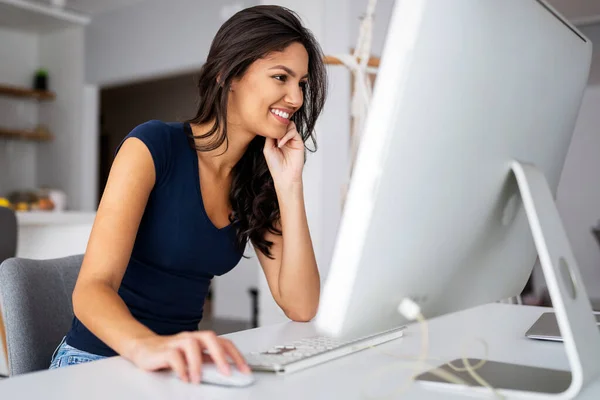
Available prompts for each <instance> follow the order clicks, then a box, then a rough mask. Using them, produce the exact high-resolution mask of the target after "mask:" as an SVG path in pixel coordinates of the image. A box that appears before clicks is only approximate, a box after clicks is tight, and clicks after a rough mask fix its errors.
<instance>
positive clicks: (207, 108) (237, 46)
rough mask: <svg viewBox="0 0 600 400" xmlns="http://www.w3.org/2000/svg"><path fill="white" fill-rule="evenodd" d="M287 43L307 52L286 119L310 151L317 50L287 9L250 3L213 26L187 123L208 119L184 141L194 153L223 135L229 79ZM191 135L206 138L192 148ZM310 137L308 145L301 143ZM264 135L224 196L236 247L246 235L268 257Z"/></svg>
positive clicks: (272, 205)
mask: <svg viewBox="0 0 600 400" xmlns="http://www.w3.org/2000/svg"><path fill="white" fill-rule="evenodd" d="M292 43H300V44H302V45H303V46H304V47H305V48H306V51H307V53H308V83H307V85H306V86H305V89H304V103H303V105H302V107H301V108H300V109H299V110H297V111H296V112H295V113H294V114H293V116H292V118H291V120H292V121H293V122H294V123H295V124H296V128H297V130H298V133H299V134H300V136H301V137H302V140H303V142H304V147H305V150H309V151H312V152H314V151H316V149H317V145H316V141H315V137H314V132H313V130H314V128H315V124H316V121H317V118H318V116H319V114H320V113H321V110H322V109H323V105H324V103H325V97H326V92H327V72H326V69H325V65H324V63H323V52H322V50H321V47H320V46H319V44H318V43H317V41H316V39H315V38H314V36H313V34H312V33H311V32H310V31H309V30H308V29H306V28H305V27H304V26H303V25H302V22H301V21H300V19H299V17H298V16H297V14H296V13H294V12H293V11H291V10H289V9H287V8H284V7H280V6H267V5H264V6H255V7H250V8H246V9H244V10H241V11H239V12H238V13H236V14H235V15H233V16H232V17H231V18H230V19H228V20H227V21H226V22H225V23H224V24H223V25H222V26H221V28H220V29H219V31H218V32H217V34H216V36H215V38H214V39H213V42H212V44H211V47H210V51H209V53H208V57H207V59H206V63H205V64H204V65H203V66H202V68H201V70H200V74H199V76H198V91H199V95H200V101H199V107H198V111H197V113H196V116H195V117H194V118H192V119H190V120H188V121H187V122H188V123H194V124H202V123H210V122H211V121H214V125H213V126H212V128H211V129H210V130H209V131H208V132H207V133H205V134H202V135H199V136H192V135H191V134H190V143H191V144H192V146H193V147H195V148H196V150H197V151H210V150H214V149H217V148H218V147H219V146H221V145H222V144H223V142H226V146H227V145H228V139H227V101H228V94H229V88H230V86H231V83H232V80H234V79H236V78H241V77H242V76H243V74H244V73H245V72H246V70H247V69H248V67H249V66H250V65H251V64H252V63H253V62H254V61H256V60H258V59H261V58H263V57H264V56H266V55H267V54H269V53H272V52H275V51H283V50H284V49H285V48H286V47H287V46H289V45H290V44H292ZM194 137H196V138H199V139H207V138H210V140H208V141H207V142H208V144H206V145H202V146H197V145H195V144H194V140H193V139H194ZM309 139H310V140H311V142H312V144H313V146H312V147H313V149H310V148H308V147H307V145H306V143H307V141H308V140H309ZM264 143H265V138H264V137H262V136H256V137H255V138H254V139H253V140H252V141H251V142H250V145H249V146H248V149H247V150H246V152H245V153H244V155H243V156H242V158H241V160H240V161H239V162H238V163H237V164H236V165H235V167H234V169H233V171H232V173H233V179H232V184H231V190H230V192H229V200H230V202H231V206H232V210H233V211H232V214H231V215H230V217H229V218H230V221H231V222H232V223H234V224H235V227H236V235H237V245H238V248H239V250H240V252H242V253H243V252H244V249H245V247H246V243H247V242H248V240H249V239H250V240H251V241H252V242H253V243H254V245H255V246H256V247H257V248H258V249H259V250H260V251H261V252H262V253H264V254H265V255H267V256H268V257H270V258H273V257H272V255H271V251H270V249H271V246H272V245H273V242H271V241H268V240H266V239H265V234H266V233H267V232H272V233H275V234H279V235H281V231H280V230H279V229H278V227H277V222H278V221H279V218H280V211H279V204H278V202H277V196H276V193H275V187H274V184H273V178H272V177H271V173H270V172H269V169H268V167H267V163H266V160H265V157H264V155H263V147H264Z"/></svg>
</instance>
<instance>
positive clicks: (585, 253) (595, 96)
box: [557, 85, 600, 299]
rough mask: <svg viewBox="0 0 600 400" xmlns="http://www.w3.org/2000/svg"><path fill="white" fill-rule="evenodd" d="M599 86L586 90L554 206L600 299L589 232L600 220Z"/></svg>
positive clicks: (596, 255) (597, 260)
mask: <svg viewBox="0 0 600 400" xmlns="http://www.w3.org/2000/svg"><path fill="white" fill-rule="evenodd" d="M599 113H600V86H597V85H596V86H590V87H588V88H587V90H586V93H585V97H584V100H583V104H582V106H581V111H580V114H579V118H578V120H577V126H576V129H575V132H574V134H573V140H572V141H571V147H570V148H569V153H568V155H567V160H566V162H565V166H564V169H563V174H562V177H561V180H560V184H559V187H558V195H557V205H558V209H559V211H560V214H561V217H562V219H563V223H564V226H565V229H566V231H567V235H568V237H569V240H570V242H571V246H572V248H573V252H574V254H575V258H576V260H577V262H578V263H579V268H580V269H581V274H582V277H583V281H584V285H585V287H586V290H587V292H588V295H589V296H590V297H591V298H592V299H600V246H599V245H598V242H597V241H596V239H595V238H594V236H593V235H592V233H591V229H592V227H593V226H595V225H596V224H597V223H598V221H599V220H600V181H599V176H600V116H599Z"/></svg>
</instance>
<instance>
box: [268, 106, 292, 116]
mask: <svg viewBox="0 0 600 400" xmlns="http://www.w3.org/2000/svg"><path fill="white" fill-rule="evenodd" d="M271 112H272V113H273V114H275V115H279V116H280V117H282V118H289V117H290V114H288V113H286V112H285V111H280V110H275V109H274V108H272V109H271Z"/></svg>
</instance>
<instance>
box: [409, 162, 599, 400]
mask: <svg viewBox="0 0 600 400" xmlns="http://www.w3.org/2000/svg"><path fill="white" fill-rule="evenodd" d="M512 171H513V172H514V174H515V177H516V180H517V184H518V188H519V192H520V194H521V199H522V201H523V205H524V208H525V212H526V214H527V219H528V221H529V226H530V228H531V233H532V234H533V239H534V242H535V247H536V249H537V252H538V255H539V258H540V263H541V265H542V270H543V273H544V277H545V279H546V283H547V285H548V291H549V293H550V298H551V299H552V304H553V307H554V310H555V313H556V319H557V321H558V326H559V328H560V332H561V335H562V337H563V343H564V346H565V350H566V354H567V358H568V360H569V366H570V368H571V370H570V372H568V371H556V370H550V369H546V368H537V367H528V366H523V365H517V364H504V363H495V362H494V361H487V360H486V364H489V365H488V367H486V368H487V371H485V372H487V374H486V373H485V372H484V370H483V368H482V370H481V371H478V374H479V375H481V376H482V377H483V378H484V379H485V380H486V381H487V382H488V383H489V384H490V385H491V386H492V387H494V388H497V390H498V392H499V393H501V394H502V395H505V396H507V397H508V398H529V399H532V398H544V399H547V398H548V397H549V396H551V397H552V398H559V399H573V398H576V397H577V396H578V395H580V394H582V393H584V392H585V388H586V387H587V386H588V385H590V384H591V383H593V382H594V381H596V380H598V379H600V334H599V331H598V327H597V325H596V319H595V317H594V315H593V311H592V307H591V305H590V301H589V298H588V296H587V293H586V291H585V288H584V286H583V280H582V278H581V274H580V272H579V268H578V266H577V262H576V260H575V257H574V255H573V252H572V250H571V246H570V245H569V241H568V238H567V235H566V233H565V230H564V228H563V225H562V222H561V219H560V216H559V213H558V210H557V208H556V204H555V202H554V199H553V196H552V193H551V191H550V188H549V186H548V183H547V181H546V178H545V177H544V174H543V173H542V172H541V171H540V170H539V169H538V168H536V167H535V166H534V165H531V164H527V163H522V162H518V161H514V162H513V163H512ZM469 360H470V364H471V365H476V364H477V363H478V362H479V361H480V360H479V359H469ZM452 364H453V365H461V361H460V360H456V361H453V362H452ZM484 365H485V364H484ZM448 371H449V372H451V373H455V372H454V371H452V370H448ZM465 375H467V373H466V372H465V373H463V374H462V375H461V377H463V378H464V377H465ZM417 380H421V381H427V382H435V384H436V385H440V384H441V385H444V386H445V385H451V386H456V385H454V384H449V383H445V382H443V381H442V380H441V379H440V378H438V377H437V376H436V375H434V374H431V373H425V374H422V375H421V376H419V377H417ZM467 381H468V380H467ZM569 381H570V383H569ZM500 386H503V387H505V389H500V388H499V387H500ZM507 386H508V387H507ZM461 390H464V387H463V388H461ZM473 390H476V391H481V392H483V393H485V392H488V393H489V389H487V388H484V387H477V388H473Z"/></svg>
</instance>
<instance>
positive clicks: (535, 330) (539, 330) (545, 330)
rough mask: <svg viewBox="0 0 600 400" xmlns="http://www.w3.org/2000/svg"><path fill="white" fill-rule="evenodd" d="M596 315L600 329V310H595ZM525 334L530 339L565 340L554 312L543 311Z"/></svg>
mask: <svg viewBox="0 0 600 400" xmlns="http://www.w3.org/2000/svg"><path fill="white" fill-rule="evenodd" d="M594 315H595V317H596V324H597V325H599V329H600V312H594ZM525 336H527V337H528V338H530V339H538V340H552V341H555V342H562V340H563V339H562V336H561V334H560V329H559V328H558V322H557V321H556V316H555V315H554V313H553V312H546V313H543V314H542V315H541V316H540V317H539V318H538V320H537V321H535V323H534V324H533V325H532V326H531V328H529V330H528V331H527V332H526V333H525Z"/></svg>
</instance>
